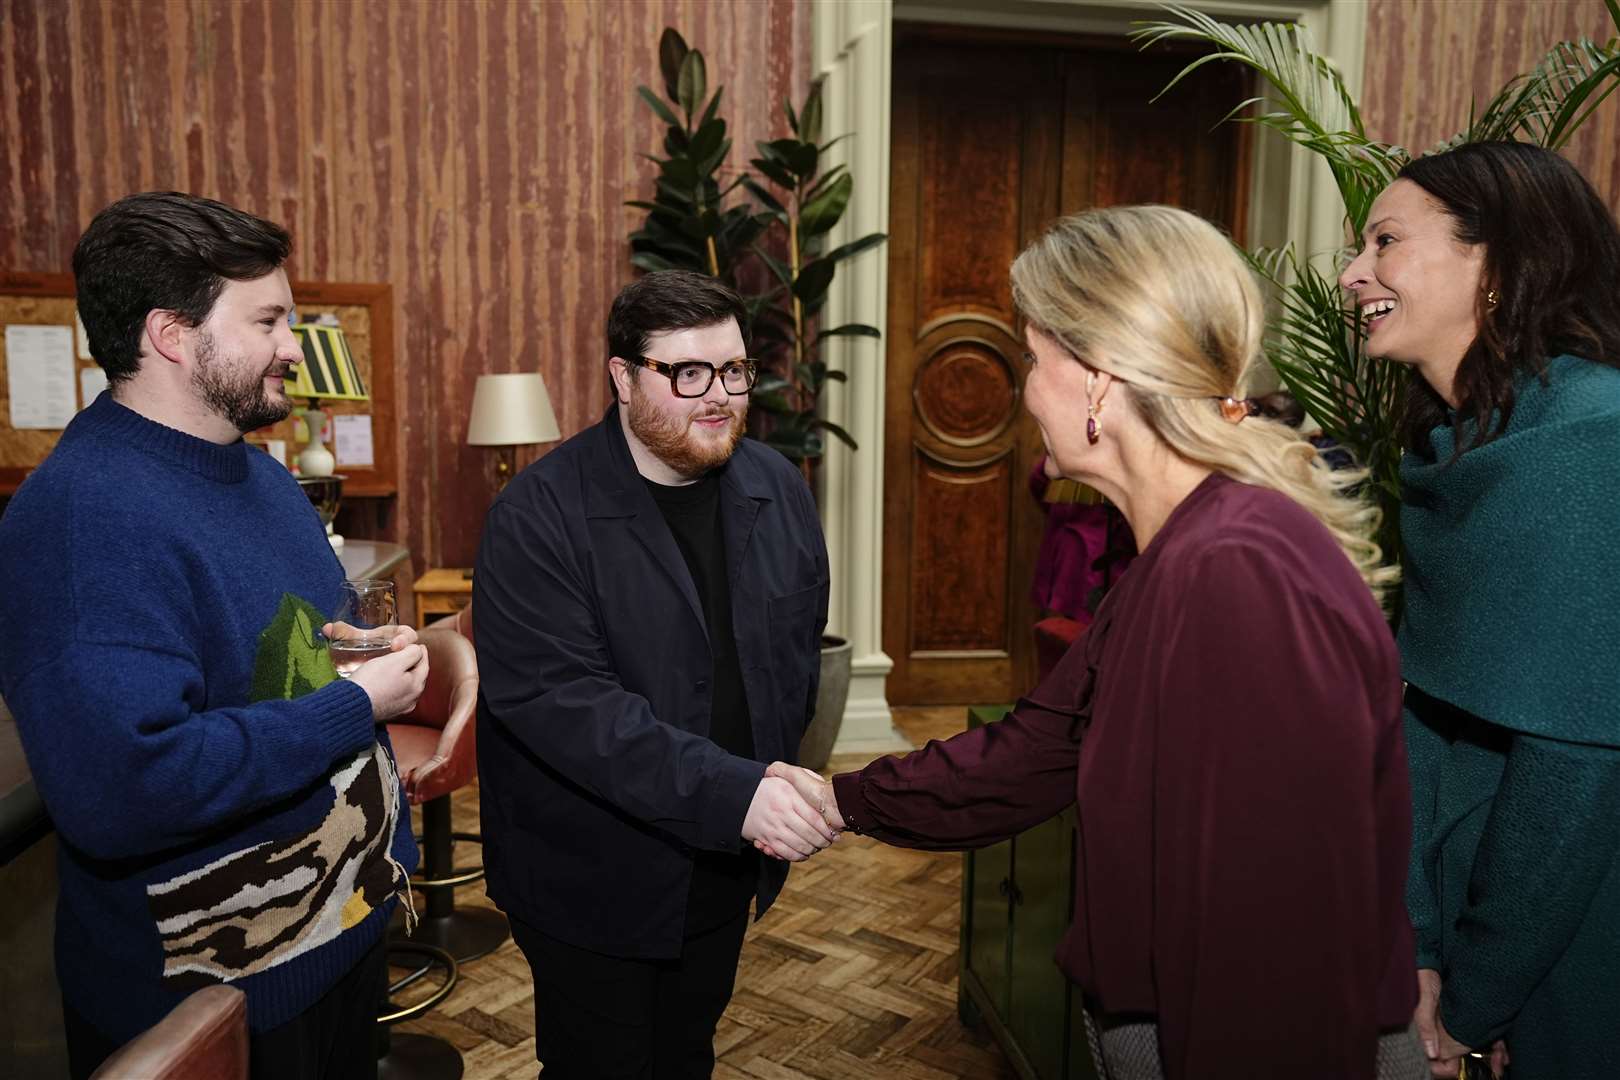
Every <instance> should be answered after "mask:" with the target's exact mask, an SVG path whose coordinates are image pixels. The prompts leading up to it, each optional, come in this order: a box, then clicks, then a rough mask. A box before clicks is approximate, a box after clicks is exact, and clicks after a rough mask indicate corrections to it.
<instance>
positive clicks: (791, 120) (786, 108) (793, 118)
mask: <svg viewBox="0 0 1620 1080" xmlns="http://www.w3.org/2000/svg"><path fill="white" fill-rule="evenodd" d="M782 111H783V112H785V113H787V118H788V129H789V130H790V131H792V132H793V134H795V135H797V134H799V117H798V115H797V114H795V113H794V111H793V102H791V101H789V100H788V99H787V98H785V97H784V98H783V99H782Z"/></svg>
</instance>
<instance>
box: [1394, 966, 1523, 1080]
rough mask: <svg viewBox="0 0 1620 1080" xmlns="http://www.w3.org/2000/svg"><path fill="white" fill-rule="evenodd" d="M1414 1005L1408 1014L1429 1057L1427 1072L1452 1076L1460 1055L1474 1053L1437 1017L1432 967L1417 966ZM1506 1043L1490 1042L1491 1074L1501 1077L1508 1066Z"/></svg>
mask: <svg viewBox="0 0 1620 1080" xmlns="http://www.w3.org/2000/svg"><path fill="white" fill-rule="evenodd" d="M1417 974H1418V1004H1417V1009H1416V1011H1415V1012H1414V1013H1413V1014H1412V1022H1413V1023H1414V1024H1416V1025H1417V1030H1418V1038H1419V1039H1421V1040H1422V1041H1423V1052H1424V1053H1425V1054H1426V1055H1428V1058H1429V1073H1430V1075H1432V1076H1435V1077H1439V1078H1442V1080H1444V1078H1448V1077H1454V1076H1456V1075H1457V1074H1458V1073H1459V1072H1461V1065H1462V1059H1463V1056H1464V1055H1466V1054H1472V1053H1474V1052H1475V1051H1474V1048H1473V1047H1471V1046H1464V1045H1463V1044H1462V1043H1460V1042H1458V1041H1457V1040H1456V1039H1454V1038H1453V1037H1452V1035H1451V1032H1449V1031H1447V1030H1446V1024H1445V1021H1444V1020H1442V1019H1440V986H1441V982H1440V973H1439V972H1438V971H1435V970H1433V969H1432V968H1419V969H1418V973H1417ZM1508 1060H1509V1058H1508V1050H1507V1043H1505V1042H1503V1041H1502V1040H1501V1039H1497V1040H1496V1042H1495V1043H1493V1044H1492V1045H1491V1054H1490V1067H1491V1075H1492V1076H1502V1075H1503V1074H1505V1073H1506V1072H1507V1067H1508Z"/></svg>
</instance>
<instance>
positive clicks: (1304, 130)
mask: <svg viewBox="0 0 1620 1080" xmlns="http://www.w3.org/2000/svg"><path fill="white" fill-rule="evenodd" d="M1166 8H1167V9H1168V10H1169V11H1170V12H1171V14H1173V15H1174V16H1176V18H1177V19H1179V20H1181V21H1180V22H1141V23H1136V24H1135V29H1133V30H1132V31H1131V34H1130V36H1131V38H1132V39H1133V40H1135V41H1137V42H1140V43H1141V44H1142V46H1143V48H1147V47H1149V46H1152V45H1155V44H1159V43H1161V42H1181V41H1190V42H1194V43H1195V44H1198V45H1201V46H1213V51H1211V52H1208V53H1205V54H1204V55H1203V56H1200V57H1199V58H1198V59H1196V60H1194V61H1193V62H1192V63H1190V64H1188V65H1187V66H1186V67H1184V68H1182V70H1181V72H1180V73H1179V74H1177V75H1176V77H1175V78H1173V79H1171V80H1170V82H1169V83H1168V84H1167V85H1166V86H1165V88H1164V89H1163V90H1161V91H1160V92H1159V96H1160V97H1163V96H1164V95H1165V94H1166V93H1168V92H1169V91H1170V90H1171V89H1172V88H1173V87H1175V86H1176V85H1177V84H1178V83H1180V82H1181V81H1182V80H1183V79H1186V78H1187V77H1188V76H1190V75H1192V74H1193V73H1194V72H1195V71H1197V70H1198V69H1199V68H1201V67H1203V66H1204V65H1206V64H1211V63H1217V62H1220V61H1231V62H1235V63H1239V64H1242V65H1244V66H1246V67H1248V68H1250V69H1252V70H1253V71H1255V72H1256V73H1258V74H1259V75H1260V76H1261V77H1262V78H1263V79H1265V80H1266V82H1267V83H1269V84H1270V86H1271V89H1272V92H1273V94H1274V95H1275V101H1276V103H1277V104H1279V105H1281V108H1280V109H1277V110H1274V111H1271V112H1266V113H1263V114H1261V115H1259V116H1256V117H1254V118H1253V119H1254V122H1255V123H1259V124H1262V125H1264V126H1266V127H1269V128H1271V129H1272V130H1274V131H1277V132H1279V133H1281V134H1282V135H1283V136H1285V137H1286V138H1288V139H1290V140H1292V141H1294V142H1296V143H1298V144H1299V145H1301V146H1304V147H1306V148H1307V149H1309V150H1311V151H1312V152H1313V153H1316V154H1318V155H1319V156H1321V157H1322V158H1323V159H1324V160H1325V161H1326V162H1327V165H1328V169H1329V171H1330V172H1331V173H1332V174H1333V179H1334V182H1335V183H1336V184H1337V185H1338V187H1339V193H1340V195H1341V196H1342V197H1343V199H1344V204H1345V211H1346V214H1347V216H1348V217H1349V218H1350V221H1351V224H1352V227H1353V229H1354V231H1356V232H1360V231H1361V228H1362V226H1363V225H1365V224H1366V213H1367V210H1368V209H1369V208H1370V207H1371V205H1372V200H1373V199H1374V198H1375V197H1376V196H1377V194H1378V192H1380V191H1382V190H1383V189H1384V187H1386V186H1387V185H1388V184H1389V182H1390V181H1391V180H1392V179H1393V178H1394V176H1395V173H1397V172H1399V171H1400V167H1401V166H1402V165H1404V164H1405V161H1406V154H1405V151H1402V150H1400V148H1399V147H1391V146H1389V145H1387V144H1385V143H1379V142H1375V141H1374V140H1372V139H1369V138H1368V137H1367V133H1366V128H1365V126H1364V125H1363V123H1362V120H1361V113H1360V110H1358V109H1357V108H1356V103H1355V100H1354V99H1353V98H1352V97H1351V96H1350V92H1349V90H1348V89H1347V88H1346V87H1345V85H1344V79H1343V78H1342V77H1341V76H1340V74H1339V72H1338V69H1337V68H1335V67H1334V66H1333V62H1332V61H1331V60H1329V59H1327V58H1326V57H1324V56H1321V55H1320V54H1318V53H1316V52H1314V51H1312V50H1311V48H1310V36H1309V34H1308V33H1307V31H1306V30H1305V28H1304V27H1302V26H1300V25H1298V24H1295V23H1258V24H1255V25H1245V26H1236V25H1231V24H1228V23H1223V22H1220V21H1219V20H1216V19H1213V18H1211V17H1210V16H1208V15H1206V14H1204V13H1202V12H1199V11H1194V10H1192V9H1190V8H1185V7H1181V6H1179V5H1175V4H1167V5H1166ZM1155 100H1156V99H1155ZM1271 100H1272V99H1271V98H1265V99H1259V98H1257V99H1254V101H1265V102H1266V103H1268V104H1269V103H1271ZM1254 101H1251V102H1245V103H1244V104H1245V106H1246V105H1248V104H1253V103H1254ZM1240 108H1242V107H1241V106H1240Z"/></svg>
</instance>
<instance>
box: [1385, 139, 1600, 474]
mask: <svg viewBox="0 0 1620 1080" xmlns="http://www.w3.org/2000/svg"><path fill="white" fill-rule="evenodd" d="M1399 178H1400V179H1405V180H1410V181H1412V182H1413V183H1414V184H1416V185H1418V186H1419V187H1421V188H1422V189H1423V190H1424V191H1426V192H1428V193H1429V195H1431V196H1432V197H1433V198H1434V199H1435V200H1436V201H1438V202H1439V203H1440V206H1441V207H1442V208H1443V209H1444V210H1445V212H1446V213H1447V214H1448V215H1450V217H1451V219H1452V233H1453V235H1455V236H1456V238H1457V239H1458V240H1459V241H1461V242H1462V243H1465V244H1483V245H1484V247H1485V268H1484V284H1483V289H1482V292H1481V295H1480V298H1479V302H1478V303H1479V309H1478V310H1479V332H1478V334H1476V335H1475V337H1474V341H1473V343H1472V344H1471V345H1469V347H1468V351H1467V352H1465V353H1464V354H1463V358H1462V361H1461V363H1459V364H1458V365H1457V376H1456V380H1455V382H1454V383H1453V384H1452V385H1453V393H1454V395H1455V397H1456V401H1457V412H1456V416H1455V418H1454V419H1453V421H1452V423H1453V425H1454V427H1455V428H1457V429H1459V430H1458V440H1457V443H1456V446H1457V448H1458V451H1457V452H1458V453H1461V452H1463V451H1464V450H1468V449H1472V448H1473V447H1476V446H1480V445H1482V444H1484V443H1487V442H1490V441H1491V440H1492V439H1493V438H1495V437H1496V436H1497V435H1499V434H1500V433H1501V431H1502V430H1503V429H1504V428H1505V427H1506V426H1507V422H1508V418H1509V417H1510V416H1511V415H1512V414H1513V404H1514V392H1513V385H1514V380H1515V378H1516V377H1517V376H1518V375H1519V374H1520V373H1521V372H1523V373H1526V374H1530V375H1535V376H1540V375H1541V374H1542V373H1543V372H1544V370H1545V368H1546V364H1547V361H1548V360H1549V359H1550V358H1552V357H1554V356H1558V355H1561V354H1563V353H1570V354H1572V355H1576V356H1581V357H1584V358H1585V359H1587V360H1591V361H1593V362H1595V363H1599V364H1606V365H1608V366H1610V367H1620V228H1617V227H1616V225H1615V220H1614V215H1613V214H1612V213H1611V212H1610V211H1609V208H1608V207H1607V206H1606V205H1604V203H1603V200H1602V199H1600V198H1599V197H1598V195H1597V192H1595V191H1593V190H1592V185H1591V184H1589V183H1587V182H1586V178H1585V177H1583V176H1582V175H1581V174H1580V172H1579V171H1577V170H1576V168H1575V167H1574V166H1573V165H1571V164H1570V163H1569V162H1567V161H1565V160H1564V159H1563V158H1562V157H1560V156H1559V155H1558V154H1556V153H1554V152H1552V151H1551V150H1546V149H1543V148H1542V147H1539V146H1535V145H1532V144H1530V143H1520V142H1478V143H1464V144H1463V145H1462V146H1458V147H1456V148H1454V149H1451V150H1446V151H1443V152H1441V153H1438V154H1430V155H1428V156H1426V157H1421V158H1418V159H1417V160H1416V161H1413V162H1411V163H1409V164H1408V165H1407V166H1406V168H1404V169H1402V170H1401V172H1400V177H1399ZM1489 290H1494V291H1495V294H1496V296H1495V297H1494V299H1495V300H1496V303H1495V304H1494V305H1493V304H1491V303H1488V302H1487V300H1486V297H1485V291H1489ZM1493 416H1494V421H1493ZM1469 420H1472V421H1473V422H1474V434H1473V437H1472V439H1471V440H1470V441H1469V443H1468V445H1467V446H1464V445H1463V441H1462V431H1461V430H1460V428H1461V425H1462V424H1463V423H1464V422H1465V421H1469ZM1446 422H1447V406H1446V402H1445V400H1444V399H1442V398H1441V397H1440V395H1439V394H1438V393H1436V392H1435V390H1434V388H1433V387H1431V386H1429V384H1428V383H1427V382H1425V381H1424V380H1423V379H1420V378H1413V379H1411V380H1410V381H1409V382H1408V384H1407V391H1406V401H1405V404H1404V408H1403V411H1402V416H1401V424H1400V433H1401V443H1402V445H1404V446H1405V447H1406V448H1407V449H1408V450H1412V451H1415V452H1417V453H1420V454H1423V455H1425V456H1432V454H1433V447H1432V446H1431V445H1430V442H1429V432H1430V431H1432V430H1433V429H1434V428H1435V427H1437V426H1438V425H1440V424H1443V423H1446Z"/></svg>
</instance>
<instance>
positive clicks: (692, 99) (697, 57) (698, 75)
mask: <svg viewBox="0 0 1620 1080" xmlns="http://www.w3.org/2000/svg"><path fill="white" fill-rule="evenodd" d="M708 82H709V76H708V71H707V68H706V67H705V66H704V63H703V54H702V53H701V52H699V51H698V50H696V49H693V50H692V51H691V52H689V53H687V54H686V59H684V60H682V61H681V75H680V79H679V80H678V81H677V83H676V94H675V97H676V100H678V101H679V102H680V103H681V109H682V110H684V111H685V113H686V116H687V119H688V120H690V119H691V117H692V114H693V113H695V112H697V107H698V105H699V103H701V102H702V101H703V100H704V99H705V98H706V97H707V96H708V92H709V87H708Z"/></svg>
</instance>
